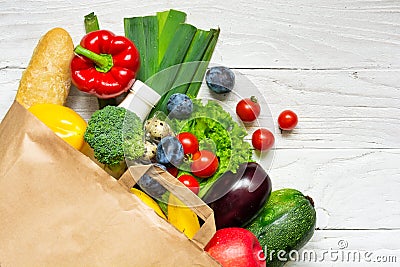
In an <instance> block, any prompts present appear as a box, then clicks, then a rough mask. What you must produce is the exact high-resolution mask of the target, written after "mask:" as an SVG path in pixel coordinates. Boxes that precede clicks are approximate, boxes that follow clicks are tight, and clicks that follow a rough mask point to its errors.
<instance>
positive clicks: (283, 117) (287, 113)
mask: <svg viewBox="0 0 400 267" xmlns="http://www.w3.org/2000/svg"><path fill="white" fill-rule="evenodd" d="M297 122H298V118H297V115H296V113H294V112H293V111H291V110H284V111H282V113H281V114H280V115H279V117H278V124H279V128H281V129H282V130H286V131H290V130H293V129H294V128H295V127H296V125H297Z"/></svg>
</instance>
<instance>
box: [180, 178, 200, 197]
mask: <svg viewBox="0 0 400 267" xmlns="http://www.w3.org/2000/svg"><path fill="white" fill-rule="evenodd" d="M178 180H179V181H180V182H181V183H182V184H184V185H186V187H188V188H189V189H190V190H192V192H193V193H195V194H196V195H197V194H198V193H199V191H200V184H199V182H198V181H197V180H196V178H194V177H193V176H191V175H189V174H183V175H181V176H179V178H178Z"/></svg>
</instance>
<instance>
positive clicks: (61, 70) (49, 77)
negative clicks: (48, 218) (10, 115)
mask: <svg viewBox="0 0 400 267" xmlns="http://www.w3.org/2000/svg"><path fill="white" fill-rule="evenodd" d="M73 55H74V44H73V41H72V38H71V36H70V35H69V33H68V32H67V31H66V30H64V29H62V28H54V29H51V30H50V31H48V32H47V33H46V34H45V35H44V36H43V37H42V38H41V39H40V40H39V43H38V44H37V46H36V48H35V50H34V51H33V55H32V58H31V60H30V62H29V65H28V67H27V69H26V70H25V71H24V72H23V74H22V78H21V81H20V84H19V88H18V91H17V95H16V100H17V101H18V102H19V103H20V104H22V105H23V106H24V107H25V108H29V107H30V106H32V105H35V104H43V103H51V104H59V105H64V104H65V102H66V99H67V96H68V93H69V89H70V87H71V71H70V64H71V60H72V57H73Z"/></svg>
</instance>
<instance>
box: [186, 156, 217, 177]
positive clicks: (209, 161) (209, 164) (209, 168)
mask: <svg viewBox="0 0 400 267" xmlns="http://www.w3.org/2000/svg"><path fill="white" fill-rule="evenodd" d="M192 159H193V162H192V163H191V164H190V169H191V171H192V173H193V174H194V175H196V176H197V177H200V178H208V177H210V176H212V175H213V174H214V173H215V172H216V171H217V169H218V165H219V162H218V158H217V156H215V154H214V153H213V152H211V151H209V150H200V151H197V152H196V153H194V154H193V158H192Z"/></svg>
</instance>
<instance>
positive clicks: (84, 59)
mask: <svg viewBox="0 0 400 267" xmlns="http://www.w3.org/2000/svg"><path fill="white" fill-rule="evenodd" d="M75 54H76V55H75V56H74V57H73V59H72V62H71V76H72V83H73V84H74V85H75V86H76V87H77V88H78V89H79V90H81V91H83V92H87V93H90V94H94V95H96V96H97V97H98V98H101V99H109V98H114V97H117V96H118V95H120V94H122V93H124V92H126V91H128V90H129V89H130V87H131V86H132V85H133V83H134V81H135V77H136V73H137V72H138V70H139V67H140V55H139V52H138V50H137V48H136V47H135V45H134V43H133V42H132V41H131V40H129V39H128V38H126V37H124V36H116V35H114V34H113V33H112V32H110V31H107V30H97V31H93V32H90V33H88V34H87V35H85V36H84V37H83V39H82V40H81V42H80V45H78V46H77V47H76V48H75Z"/></svg>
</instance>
